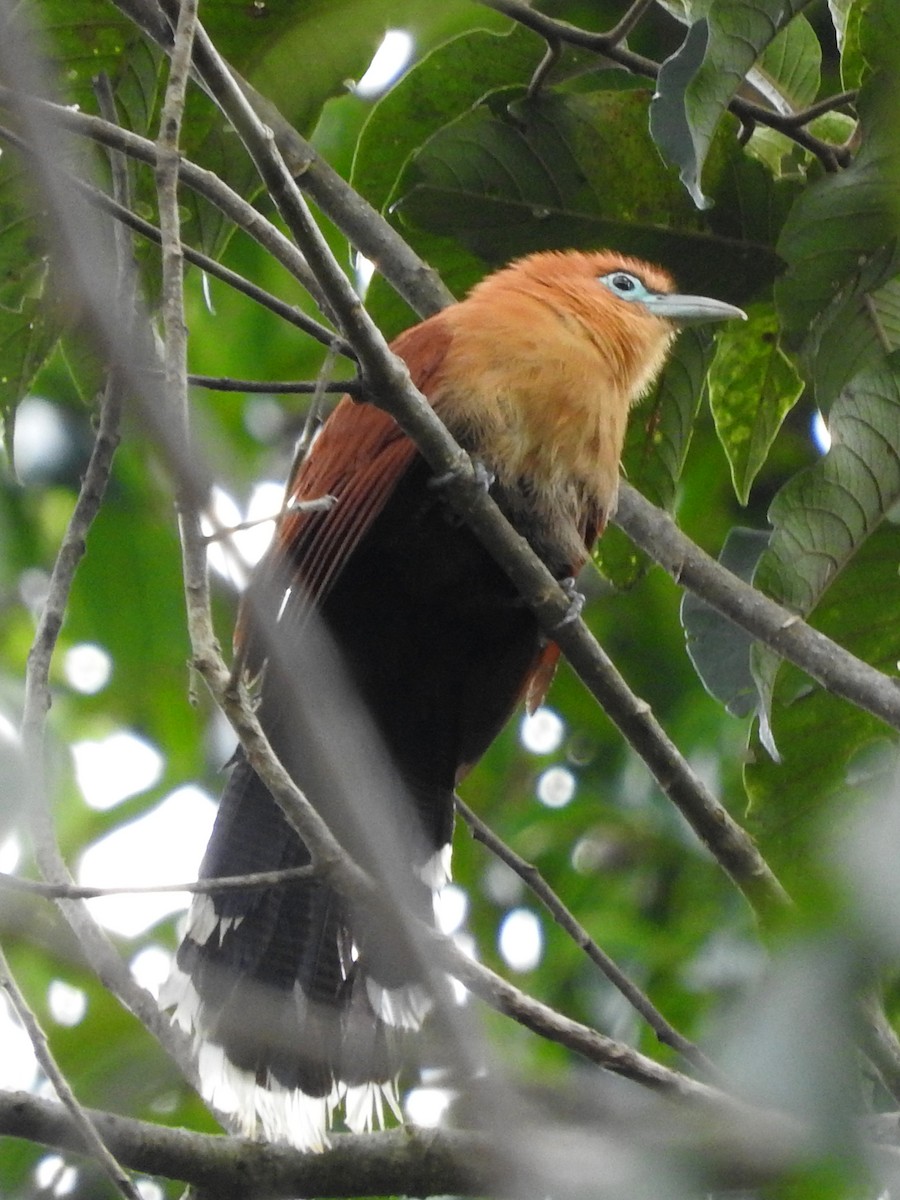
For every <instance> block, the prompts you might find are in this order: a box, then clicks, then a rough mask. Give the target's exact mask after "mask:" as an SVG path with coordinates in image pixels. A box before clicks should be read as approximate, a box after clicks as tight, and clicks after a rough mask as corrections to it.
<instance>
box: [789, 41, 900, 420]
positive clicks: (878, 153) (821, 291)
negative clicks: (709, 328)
mask: <svg viewBox="0 0 900 1200" xmlns="http://www.w3.org/2000/svg"><path fill="white" fill-rule="evenodd" d="M891 53H892V54H893V55H894V57H895V59H896V67H900V49H898V48H894V49H893V50H892V51H891ZM892 61H893V60H892ZM898 111H900V70H897V69H894V70H887V69H884V70H878V71H876V72H875V73H874V74H872V75H871V76H870V78H869V80H868V82H867V83H866V85H865V86H864V88H863V90H862V91H861V93H860V96H859V117H860V127H861V131H862V145H861V148H860V150H859V153H858V155H857V157H856V159H855V161H854V162H853V163H852V165H851V166H850V167H848V168H847V169H846V170H844V171H842V172H841V173H840V174H838V175H830V176H828V177H826V178H824V179H822V180H820V181H819V182H818V183H815V184H813V185H812V186H811V187H810V188H808V189H807V191H806V192H805V193H804V194H803V195H802V196H801V197H800V199H799V200H798V201H797V203H796V204H795V205H794V208H793V209H792V211H791V213H790V215H789V217H788V219H787V221H786V222H785V224H784V228H783V230H782V234H781V238H780V239H779V242H778V251H779V253H780V254H781V256H782V257H783V258H784V259H785V261H786V262H787V263H788V270H787V271H786V272H785V275H784V276H783V278H782V279H781V280H779V281H778V283H777V284H776V287H775V300H776V304H777V307H778V312H779V317H780V319H781V323H782V330H783V333H784V336H785V340H786V344H787V345H788V346H790V347H791V348H793V349H796V350H797V352H798V354H799V357H800V361H801V364H802V366H803V368H804V370H805V373H806V375H807V378H808V380H809V381H810V382H811V383H812V385H813V386H814V388H815V391H816V398H817V401H818V403H819V404H820V406H821V407H823V408H824V409H827V408H828V406H829V405H830V404H831V403H832V402H833V400H834V398H835V397H836V396H837V395H838V394H839V393H840V390H841V388H842V387H843V386H844V384H845V383H846V382H847V381H848V380H850V379H851V378H852V377H853V376H854V375H855V374H856V373H857V372H858V371H859V370H860V369H861V368H863V367H864V366H865V364H866V363H867V362H870V361H872V360H873V359H876V358H878V357H880V356H881V355H882V354H883V353H885V352H886V351H889V350H890V343H887V344H886V343H885V341H884V338H883V331H882V329H881V328H880V326H879V321H878V318H877V310H876V309H875V308H873V303H872V297H873V294H875V293H877V292H878V291H879V290H880V289H881V288H883V287H884V286H885V285H886V284H889V282H890V281H891V280H892V278H893V277H894V276H895V275H896V274H897V272H898V269H900V142H898V139H897V137H896V136H895V126H896V114H897V112H898ZM887 303H888V306H889V307H890V299H889V298H888V300H887Z"/></svg>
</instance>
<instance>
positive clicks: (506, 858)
mask: <svg viewBox="0 0 900 1200" xmlns="http://www.w3.org/2000/svg"><path fill="white" fill-rule="evenodd" d="M456 810H457V812H458V813H459V814H460V816H461V817H462V819H463V820H464V821H465V823H466V824H467V825H468V827H469V829H470V831H471V833H472V836H473V837H474V838H475V840H476V841H479V842H481V843H482V845H483V846H486V847H487V848H488V849H489V850H490V851H491V853H492V854H494V855H496V857H497V858H499V859H500V861H501V862H504V863H506V865H507V866H508V867H509V868H510V869H511V870H512V871H514V872H515V873H516V875H518V876H519V878H520V879H521V880H522V881H523V883H524V884H525V886H526V887H527V888H529V890H530V891H531V892H532V893H533V894H534V895H535V896H536V897H537V898H538V900H540V902H541V903H542V904H543V905H544V907H545V908H546V909H547V911H548V912H549V913H550V915H551V917H552V918H553V920H554V921H555V922H556V923H557V925H559V926H560V928H561V929H563V930H564V931H565V932H566V933H567V934H568V936H569V937H570V938H571V939H572V941H573V942H574V943H575V945H576V946H577V947H578V948H579V950H581V951H583V952H584V954H586V955H587V957H588V958H589V959H590V960H591V962H593V963H594V964H595V966H597V967H599V968H600V970H601V971H602V972H603V974H604V975H605V976H606V978H607V979H608V980H609V981H610V983H612V985H613V986H614V987H615V988H617V989H618V990H619V992H621V994H622V995H623V996H624V997H625V999H626V1000H627V1001H628V1003H629V1004H630V1005H631V1006H632V1008H634V1010H635V1011H636V1012H637V1013H639V1014H640V1015H641V1016H642V1017H643V1018H644V1020H645V1021H646V1022H647V1024H648V1025H649V1026H650V1028H651V1029H652V1030H653V1032H654V1033H655V1034H656V1036H657V1038H658V1039H659V1041H660V1042H662V1044H663V1045H664V1046H671V1047H672V1049H673V1050H677V1051H678V1053H679V1054H681V1055H683V1057H684V1058H685V1059H686V1060H687V1061H688V1062H689V1063H691V1065H692V1066H694V1067H698V1068H699V1069H700V1070H701V1071H702V1072H703V1073H704V1074H705V1075H706V1076H707V1077H710V1076H715V1075H716V1067H715V1066H714V1064H713V1063H712V1062H711V1061H710V1059H709V1058H707V1056H706V1055H705V1054H704V1053H703V1051H702V1050H700V1048H699V1047H698V1046H696V1045H694V1043H693V1042H691V1041H689V1040H688V1039H687V1038H686V1037H684V1036H683V1035H682V1034H680V1033H679V1032H678V1030H677V1029H675V1027H674V1026H673V1025H671V1024H670V1023H669V1022H668V1021H667V1020H666V1018H665V1017H664V1016H663V1015H662V1013H661V1012H660V1011H659V1009H658V1008H657V1007H656V1005H655V1004H654V1003H653V1002H652V1000H651V999H650V997H649V996H647V995H646V994H645V993H644V992H642V991H641V989H640V988H639V987H638V986H637V984H635V983H633V982H632V980H631V979H629V978H628V976H627V975H626V974H625V972H624V971H623V970H622V969H621V968H620V967H619V966H618V965H617V964H616V963H615V962H614V961H613V959H611V958H610V957H609V955H608V954H607V953H606V952H605V951H604V950H601V948H600V947H599V946H598V945H597V943H596V942H595V941H594V939H593V938H592V937H591V936H590V934H589V933H588V931H587V930H586V929H585V928H584V926H583V925H582V924H581V923H580V922H579V921H578V920H576V918H575V916H574V915H573V914H572V913H571V912H570V910H569V909H568V908H567V907H566V905H565V904H563V902H562V900H561V899H560V898H559V896H557V894H556V892H554V890H553V889H552V888H551V886H550V884H549V883H548V882H547V881H546V879H544V877H543V875H541V873H540V871H539V870H538V869H537V867H535V866H534V865H533V864H532V863H529V862H526V861H525V859H524V858H522V857H521V855H519V854H516V852H515V851H514V850H512V849H511V848H510V847H509V846H507V845H506V843H505V842H503V841H502V840H501V839H500V838H499V837H498V836H497V834H496V833H494V831H493V830H492V829H491V828H490V827H489V826H488V825H486V824H485V822H484V821H482V820H481V818H480V817H479V816H477V815H476V814H475V813H474V812H473V811H472V809H471V808H469V806H468V805H467V804H465V803H464V802H463V801H462V800H460V798H459V796H457V797H456Z"/></svg>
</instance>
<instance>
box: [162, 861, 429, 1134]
mask: <svg viewBox="0 0 900 1200" xmlns="http://www.w3.org/2000/svg"><path fill="white" fill-rule="evenodd" d="M420 874H421V876H422V878H423V880H425V881H426V882H427V883H428V884H429V885H430V886H432V887H434V888H435V890H436V891H437V890H439V889H440V887H442V886H443V885H444V884H445V883H446V882H447V880H448V879H449V877H450V847H449V846H444V847H442V848H441V850H439V851H437V852H436V853H435V854H434V855H433V856H432V858H431V859H429V860H428V862H427V863H426V864H425V865H424V866H423V868H422V870H421V872H420ZM242 919H243V918H240V917H238V918H234V917H224V918H222V917H219V916H217V914H216V911H215V905H214V902H213V900H212V897H211V896H209V895H205V894H198V895H196V896H195V897H194V899H193V902H192V904H191V909H190V912H189V915H188V923H187V932H186V937H187V938H188V939H190V941H192V942H193V943H194V944H195V945H197V946H201V947H205V946H207V945H210V946H216V945H218V946H219V947H221V945H222V943H223V940H224V939H225V938H226V937H227V936H228V934H229V933H230V932H231V931H233V930H235V929H237V927H238V926H239V925H240V923H241V921H242ZM354 957H355V956H354ZM364 982H365V995H366V998H367V1000H368V1004H369V1005H370V1006H371V1009H372V1014H373V1020H374V1019H378V1020H380V1021H382V1022H383V1023H384V1024H385V1025H387V1026H390V1027H391V1028H392V1029H396V1030H398V1031H402V1032H414V1031H416V1030H418V1029H419V1028H420V1027H421V1025H422V1022H423V1021H424V1019H425V1017H426V1016H427V1014H428V1012H429V1011H430V1009H431V1007H432V1000H431V996H430V995H429V993H428V990H427V989H426V988H425V987H424V986H423V985H422V984H418V983H411V984H409V985H406V986H403V987H397V988H386V987H384V986H382V985H381V984H380V983H378V982H377V981H376V980H374V979H372V978H371V977H365V979H364ZM160 1005H161V1007H162V1008H164V1009H171V1010H172V1021H173V1022H174V1023H175V1024H177V1025H178V1026H179V1028H181V1029H182V1030H183V1031H184V1032H185V1033H187V1034H189V1035H190V1036H191V1038H192V1039H193V1045H194V1053H195V1055H196V1061H197V1068H198V1074H199V1077H200V1090H201V1093H202V1095H203V1096H204V1098H205V1099H206V1100H208V1101H209V1103H210V1104H211V1105H212V1106H213V1107H214V1108H215V1109H217V1110H218V1111H219V1112H221V1113H222V1114H226V1115H228V1116H230V1117H232V1118H233V1119H234V1122H235V1124H236V1126H237V1127H238V1128H239V1129H240V1131H241V1132H242V1133H244V1134H245V1135H246V1136H248V1137H263V1138H265V1139H267V1140H269V1141H273V1142H284V1143H288V1144H290V1145H293V1146H296V1147H297V1148H298V1149H301V1150H307V1151H321V1150H324V1149H326V1148H327V1147H328V1145H329V1142H328V1130H329V1128H330V1126H331V1124H332V1121H333V1118H334V1116H335V1114H336V1113H338V1112H339V1111H340V1110H341V1109H342V1110H343V1117H344V1121H345V1123H346V1125H347V1128H348V1129H350V1130H351V1131H352V1132H354V1133H364V1132H370V1131H371V1130H373V1129H377V1128H383V1127H384V1123H385V1116H386V1113H387V1111H388V1110H389V1111H390V1112H391V1113H393V1115H394V1116H395V1117H396V1118H397V1120H400V1121H402V1119H403V1117H402V1113H401V1109H400V1102H399V1097H398V1094H397V1081H396V1079H391V1080H388V1081H386V1082H379V1081H370V1082H363V1083H354V1084H348V1083H345V1082H343V1081H342V1080H336V1081H335V1083H334V1086H333V1087H332V1089H331V1092H330V1093H329V1094H328V1095H325V1096H310V1095H307V1094H306V1093H304V1092H303V1091H302V1090H301V1089H299V1088H289V1087H286V1086H285V1085H284V1084H283V1083H281V1082H280V1081H279V1080H278V1079H276V1078H275V1077H274V1076H273V1075H271V1073H267V1077H266V1078H265V1079H264V1080H262V1081H261V1080H260V1079H259V1078H258V1077H257V1076H256V1075H255V1074H253V1073H252V1072H251V1071H248V1070H245V1069H243V1068H241V1067H238V1066H236V1065H235V1064H234V1063H233V1062H232V1061H231V1060H230V1059H229V1058H228V1055H227V1053H226V1051H225V1049H224V1047H223V1046H221V1045H219V1044H218V1043H217V1042H216V1041H213V1040H210V1038H209V1030H210V1029H211V1028H212V1027H213V1025H214V1022H213V1021H212V1020H211V1019H210V1014H208V1013H207V1012H206V1011H205V1004H204V1001H203V998H202V997H201V995H200V994H199V992H198V991H197V988H196V987H195V985H194V983H193V981H192V979H191V977H190V975H189V974H188V973H187V972H185V971H183V970H181V969H180V968H179V967H178V966H173V969H172V972H171V974H170V975H169V978H168V979H167V980H166V982H165V984H164V985H163V988H162V990H161V992H160ZM305 1005H306V1001H305V998H304V997H303V995H302V993H301V994H298V996H297V1012H298V1014H299V1013H301V1012H303V1011H304V1009H305ZM252 1019H253V1017H252V1014H248V1020H252ZM302 1037H303V1029H302V1027H301V1026H299V1025H298V1029H297V1038H298V1041H299V1040H301V1039H302Z"/></svg>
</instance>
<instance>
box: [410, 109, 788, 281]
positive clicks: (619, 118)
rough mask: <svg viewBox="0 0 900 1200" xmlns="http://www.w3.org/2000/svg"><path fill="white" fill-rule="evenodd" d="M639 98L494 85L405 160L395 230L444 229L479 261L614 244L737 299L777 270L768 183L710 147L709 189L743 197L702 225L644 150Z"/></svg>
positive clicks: (732, 155)
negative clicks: (515, 90)
mask: <svg viewBox="0 0 900 1200" xmlns="http://www.w3.org/2000/svg"><path fill="white" fill-rule="evenodd" d="M648 100H649V96H648V94H647V93H645V92H642V91H604V92H595V93H590V94H586V95H554V94H542V95H540V96H538V97H536V98H534V99H531V100H528V99H523V98H520V97H519V96H516V95H515V94H510V93H508V92H501V93H496V94H495V95H493V96H492V97H489V99H488V102H486V103H484V104H482V105H480V106H479V107H478V108H476V109H475V110H473V111H472V112H470V113H467V114H465V115H464V116H463V117H461V118H459V119H458V120H457V121H454V122H453V123H451V124H450V125H448V126H446V127H444V128H443V129H441V130H440V131H439V132H438V133H436V134H435V135H434V136H433V137H432V138H431V139H430V140H429V141H428V142H427V143H426V144H425V146H424V147H423V148H422V150H421V151H420V152H419V153H418V154H417V155H415V157H414V158H413V159H412V160H411V162H410V164H409V166H408V167H407V169H406V171H405V172H404V176H403V179H402V180H401V185H400V189H399V190H400V192H401V193H402V194H401V196H400V199H399V200H398V201H397V203H396V209H397V210H398V212H399V214H400V217H401V218H402V219H403V221H404V222H405V224H406V225H407V226H413V227H414V229H423V230H425V231H426V232H428V233H431V234H441V235H444V236H452V237H454V238H456V239H457V240H458V241H460V242H461V243H462V244H463V245H464V246H465V247H466V248H467V249H469V250H471V251H472V252H474V253H475V254H477V255H478V256H479V257H480V258H482V259H483V260H484V261H485V262H487V263H489V264H494V263H498V262H503V261H505V260H507V259H509V258H512V257H515V256H516V255H517V254H522V253H527V252H528V251H530V250H535V249H539V248H548V247H559V248H563V247H572V246H575V247H582V246H583V247H596V246H613V247H615V248H616V249H619V250H621V251H623V252H625V253H631V254H636V255H638V256H640V257H642V258H647V259H649V260H651V261H652V260H656V261H661V262H664V263H665V264H666V266H667V267H669V268H671V269H672V270H673V271H674V272H675V274H676V275H677V276H678V278H679V281H680V282H681V284H682V285H683V286H684V287H685V288H689V289H690V290H692V291H701V292H704V291H705V292H707V293H712V294H717V295H720V296H724V297H728V298H731V299H741V298H746V297H747V296H748V295H750V294H752V293H753V292H754V291H755V290H757V289H758V288H759V287H760V286H761V285H763V284H764V283H766V282H768V281H770V280H771V279H772V277H773V275H774V273H775V271H776V269H777V264H778V260H777V258H776V257H775V255H774V254H773V252H772V249H771V239H772V238H773V237H774V234H775V232H776V231H777V227H778V225H777V221H775V222H774V228H773V221H772V214H773V212H775V211H777V209H778V204H777V201H776V199H775V195H774V192H773V185H772V184H771V180H770V179H769V177H768V176H767V174H766V172H765V170H764V168H762V167H761V166H760V164H759V163H756V162H754V161H752V160H750V159H749V158H747V157H746V156H745V155H744V153H743V151H742V150H741V149H740V148H739V147H737V146H735V145H734V144H733V143H732V142H731V141H730V139H729V141H728V143H727V144H725V143H723V145H722V147H721V150H720V151H719V152H717V154H716V155H715V176H716V177H715V185H716V188H717V189H721V190H722V191H723V193H728V194H729V195H730V196H731V197H732V198H735V196H741V195H744V196H745V198H746V199H747V200H748V201H749V200H750V197H751V196H752V197H753V199H754V200H755V201H756V203H755V204H750V203H748V204H747V207H746V209H743V208H740V209H738V208H737V207H736V206H734V205H732V206H731V209H730V214H729V217H728V218H727V220H725V219H723V224H722V226H721V228H718V229H717V228H716V227H715V226H711V225H708V224H707V223H706V222H705V221H704V218H703V216H702V215H701V214H699V213H697V211H696V210H695V209H694V207H693V205H692V204H691V203H690V201H689V199H688V197H687V196H686V195H685V194H684V191H683V189H682V188H681V187H680V186H679V184H678V181H677V179H676V177H675V174H674V172H673V171H672V170H670V169H669V168H666V167H665V166H664V165H663V164H662V163H661V162H660V160H659V157H658V155H657V154H656V152H655V150H654V148H653V143H652V141H651V140H650V137H649V135H648V133H647V128H646V107H647V102H648Z"/></svg>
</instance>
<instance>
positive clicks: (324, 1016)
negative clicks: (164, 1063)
mask: <svg viewBox="0 0 900 1200" xmlns="http://www.w3.org/2000/svg"><path fill="white" fill-rule="evenodd" d="M309 861H310V860H309V854H308V853H307V850H306V848H305V846H304V845H303V843H302V841H301V840H300V838H299V837H298V836H297V834H296V833H295V832H294V830H293V829H292V828H291V827H290V825H289V824H288V822H287V821H286V819H285V817H284V816H283V814H282V812H281V810H280V809H279V808H278V806H277V805H276V803H275V802H274V800H273V799H272V797H271V796H270V794H269V792H268V791H267V789H266V788H265V786H264V785H263V783H262V782H261V781H260V779H259V778H258V776H257V775H256V774H255V772H254V771H253V770H252V768H251V767H250V766H249V764H248V763H247V762H246V761H245V759H244V758H243V756H242V755H241V754H240V753H239V754H238V756H237V759H236V763H235V766H234V769H233V772H232V775H231V779H230V781H229V783H228V786H227V788H226V790H225V793H224V795H223V798H222V802H221V806H220V810H219V814H218V817H217V820H216V824H215V828H214V830H213V834H212V837H211V839H210V843H209V847H208V849H207V852H206V855H205V857H204V860H203V864H202V867H201V878H206V879H210V878H217V877H225V876H234V875H245V874H250V873H254V872H258V871H272V870H279V869H284V868H289V867H300V866H304V865H306V864H308V863H309ZM440 882H441V880H439V879H436V878H432V879H430V880H429V881H428V883H429V884H433V885H438V884H439V883H440ZM416 890H417V894H419V893H420V895H419V898H420V899H421V901H422V905H421V910H420V912H419V914H418V915H420V916H424V915H428V916H429V917H430V915H431V912H432V906H431V898H432V888H431V887H430V886H426V884H425V883H424V882H421V881H418V880H417V883H416ZM417 907H418V905H417ZM394 932H396V931H394ZM402 940H403V939H402V938H401V939H400V941H401V942H402ZM162 1002H163V1005H164V1007H166V1008H173V1009H174V1013H173V1020H175V1021H176V1022H177V1023H178V1024H179V1025H180V1026H181V1027H182V1028H183V1029H185V1030H186V1031H187V1032H189V1033H190V1034H191V1035H192V1036H193V1038H194V1040H195V1046H196V1050H197V1056H198V1065H199V1071H200V1076H201V1081H202V1088H203V1092H204V1095H205V1096H206V1098H207V1099H208V1100H209V1101H210V1102H211V1103H212V1104H213V1105H214V1106H215V1107H216V1108H218V1109H219V1110H220V1111H223V1112H226V1113H231V1114H233V1115H234V1117H235V1119H236V1122H237V1123H238V1124H239V1126H240V1127H241V1129H242V1130H243V1131H244V1132H245V1133H247V1134H250V1135H252V1136H255V1135H257V1134H262V1135H263V1136H265V1137H266V1138H268V1139H270V1140H274V1141H286V1142H290V1143H292V1144H294V1145H297V1146H299V1147H302V1148H305V1149H321V1148H322V1147H323V1146H325V1145H327V1137H326V1129H327V1128H328V1126H329V1125H330V1124H331V1119H332V1115H333V1114H334V1112H335V1110H336V1109H337V1108H338V1107H339V1106H341V1105H342V1106H343V1110H344V1119H345V1121H346V1124H347V1125H348V1127H349V1128H351V1129H352V1130H354V1131H363V1130H366V1129H371V1128H372V1127H373V1125H375V1124H382V1123H383V1119H384V1116H385V1111H386V1109H391V1110H392V1111H393V1112H394V1113H396V1114H397V1116H399V1115H400V1114H399V1107H398V1103H397V1092H396V1076H397V1073H398V1070H399V1067H400V1064H401V1060H402V1050H403V1042H404V1035H405V1034H407V1033H408V1032H409V1031H411V1030H415V1029H417V1028H418V1027H419V1025H420V1024H421V1021H422V1019H423V1017H424V1016H425V1014H426V1012H427V1011H428V1008H429V1006H430V1000H429V993H428V991H427V989H426V987H425V986H424V982H423V979H422V976H421V972H420V971H419V970H418V969H417V968H416V966H415V964H414V963H413V962H412V961H411V960H410V958H409V956H408V955H407V954H405V953H403V952H401V951H398V948H397V938H396V937H395V936H392V931H391V930H389V929H386V928H385V927H384V921H383V920H380V919H378V918H372V917H371V916H367V914H365V913H359V912H356V913H351V912H350V911H349V909H348V906H347V905H346V903H345V902H344V901H343V900H342V899H341V898H340V897H339V896H338V895H337V894H336V893H335V891H334V890H333V889H332V888H330V887H329V886H327V885H326V884H324V883H323V882H321V881H320V880H318V879H316V878H314V877H310V878H304V879H299V880H296V881H293V882H291V883H288V884H282V885H277V886H274V887H259V888H252V889H241V890H229V891H220V892H211V893H208V894H207V893H202V894H197V895H196V896H195V898H194V901H193V903H192V905H191V910H190V914H189V919H188V925H187V931H186V934H185V937H184V939H183V941H182V944H181V946H180V947H179V950H178V954H177V959H176V965H175V969H174V970H173V973H172V975H171V977H170V979H169V980H168V982H167V984H166V987H165V989H164V993H163V996H162Z"/></svg>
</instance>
